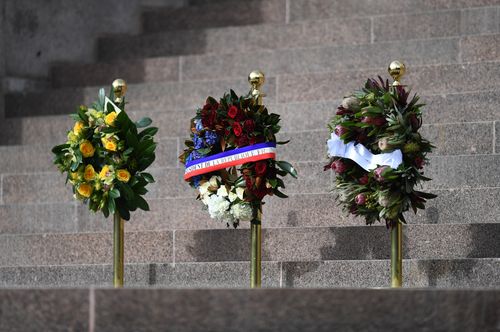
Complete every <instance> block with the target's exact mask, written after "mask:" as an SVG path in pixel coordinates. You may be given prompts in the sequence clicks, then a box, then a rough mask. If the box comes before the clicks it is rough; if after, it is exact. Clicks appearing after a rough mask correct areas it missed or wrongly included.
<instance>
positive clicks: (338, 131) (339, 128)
mask: <svg viewBox="0 0 500 332" xmlns="http://www.w3.org/2000/svg"><path fill="white" fill-rule="evenodd" d="M345 133H347V128H346V127H343V126H341V125H336V126H335V135H337V136H338V137H340V136H342V135H344V134H345Z"/></svg>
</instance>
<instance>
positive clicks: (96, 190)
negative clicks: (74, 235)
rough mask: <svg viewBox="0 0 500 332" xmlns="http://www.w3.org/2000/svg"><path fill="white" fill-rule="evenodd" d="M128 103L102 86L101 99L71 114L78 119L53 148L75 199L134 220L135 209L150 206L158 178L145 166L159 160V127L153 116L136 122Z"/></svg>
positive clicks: (59, 167)
mask: <svg viewBox="0 0 500 332" xmlns="http://www.w3.org/2000/svg"><path fill="white" fill-rule="evenodd" d="M124 106H125V102H124V101H122V102H121V103H119V104H118V105H116V104H114V103H113V102H112V101H111V100H109V99H108V98H107V97H105V93H104V89H101V90H100V91H99V95H98V100H97V102H95V103H93V104H92V105H91V106H90V107H87V106H80V107H79V108H78V111H77V112H76V113H74V114H72V115H71V117H72V118H73V119H74V120H75V124H74V126H73V128H72V129H71V130H69V131H68V134H67V138H68V140H67V142H66V143H64V144H62V145H58V146H55V147H54V148H53V149H52V152H53V153H54V154H55V159H54V163H55V164H56V165H57V167H58V169H59V170H60V171H61V172H62V173H65V174H66V179H67V181H68V182H69V183H70V184H71V186H72V188H73V193H74V196H75V198H76V199H78V200H80V201H83V202H84V203H88V206H89V209H90V210H91V211H94V212H97V211H101V212H102V213H103V214H104V216H105V217H108V215H109V214H114V213H115V211H116V212H118V213H119V214H120V216H121V218H123V219H125V220H129V219H130V211H135V210H136V209H137V208H140V209H142V210H149V206H148V203H147V202H146V200H145V199H144V197H143V196H144V195H145V194H146V192H147V189H146V187H147V185H148V184H149V183H151V182H154V179H153V176H152V175H151V174H149V173H146V172H145V170H146V168H147V167H149V166H150V165H151V164H152V163H153V161H154V160H155V149H156V143H155V142H154V140H153V136H154V135H155V134H156V132H157V131H158V128H155V127H150V124H151V122H152V121H151V119H149V118H143V119H141V120H139V121H137V122H133V121H132V120H130V118H129V117H128V115H127V113H125V111H124ZM139 128H145V129H143V130H142V131H140V132H139Z"/></svg>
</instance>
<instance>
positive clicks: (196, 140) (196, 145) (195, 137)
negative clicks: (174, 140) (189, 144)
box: [193, 134, 205, 150]
mask: <svg viewBox="0 0 500 332" xmlns="http://www.w3.org/2000/svg"><path fill="white" fill-rule="evenodd" d="M193 143H194V148H195V149H196V150H199V149H201V148H203V147H205V143H204V142H203V140H202V139H201V137H200V136H198V135H196V134H194V135H193Z"/></svg>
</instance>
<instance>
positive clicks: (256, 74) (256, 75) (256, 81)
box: [248, 70, 266, 88]
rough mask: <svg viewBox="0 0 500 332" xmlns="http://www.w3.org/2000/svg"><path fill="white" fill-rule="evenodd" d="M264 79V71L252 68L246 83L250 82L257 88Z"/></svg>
mask: <svg viewBox="0 0 500 332" xmlns="http://www.w3.org/2000/svg"><path fill="white" fill-rule="evenodd" d="M265 81H266V78H265V76H264V73H263V72H261V71H260V70H254V71H253V72H251V73H250V74H249V75H248V83H250V84H251V85H252V86H253V87H256V88H259V87H260V86H262V84H264V82H265Z"/></svg>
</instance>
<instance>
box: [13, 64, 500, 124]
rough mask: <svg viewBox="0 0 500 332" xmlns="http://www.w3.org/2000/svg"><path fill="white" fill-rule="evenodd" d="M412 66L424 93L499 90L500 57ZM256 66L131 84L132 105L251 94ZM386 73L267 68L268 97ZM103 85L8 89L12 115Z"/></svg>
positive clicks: (330, 95)
mask: <svg viewBox="0 0 500 332" xmlns="http://www.w3.org/2000/svg"><path fill="white" fill-rule="evenodd" d="M391 59H392V57H391ZM409 66H410V64H409ZM384 67H385V66H384ZM410 68H411V69H410V70H409V73H408V75H407V76H405V82H408V83H411V86H412V89H413V90H414V91H418V92H419V94H420V95H426V94H432V95H439V94H443V95H444V94H450V93H469V92H479V91H481V92H486V91H484V90H487V91H495V90H497V88H498V85H500V82H499V81H498V80H497V79H496V78H497V77H498V75H499V74H500V69H499V68H500V66H498V62H489V63H471V64H448V65H432V66H411V67H410ZM251 69H255V67H253V66H252V67H249V69H248V70H243V68H239V69H237V70H239V71H241V73H240V74H241V76H239V78H238V79H236V78H234V79H223V80H213V81H203V80H199V81H185V82H184V81H183V82H157V83H154V82H152V83H142V84H130V85H129V90H128V91H129V93H128V94H127V96H128V100H129V101H130V104H129V106H128V107H129V109H132V110H135V111H144V110H164V109H190V108H191V109H194V108H197V107H200V105H201V104H202V103H203V101H204V100H205V98H206V96H208V95H215V96H219V95H222V94H223V92H224V91H227V90H229V89H230V88H232V89H234V90H235V91H236V92H237V93H240V94H241V93H246V92H247V91H248V83H247V82H246V80H245V78H246V77H247V74H248V72H249V71H250V70H251ZM262 69H263V70H264V71H265V69H266V68H265V67H264V68H262ZM243 72H244V74H243ZM385 72H386V69H383V68H379V69H366V70H351V71H332V72H326V71H322V72H320V73H306V74H300V75H298V74H284V75H278V76H273V73H269V72H268V71H267V73H268V78H267V82H266V85H265V86H264V90H265V92H266V93H267V94H268V97H267V98H266V101H267V103H268V104H272V103H276V102H277V103H295V102H318V101H325V100H336V99H339V98H342V96H344V95H345V94H347V93H350V92H351V91H353V90H355V89H359V87H360V86H361V85H362V84H363V82H364V81H365V80H366V78H367V77H376V76H377V75H380V74H382V75H384V76H385V74H384V73H385ZM211 76H212V75H209V76H207V77H211ZM484 82H488V86H487V87H486V88H485V89H478V87H482V86H484ZM97 89H98V88H97V87H86V88H61V89H53V90H48V91H46V92H40V93H32V94H8V95H6V114H7V116H8V117H19V116H27V115H43V114H67V113H71V112H73V111H74V110H75V108H76V106H75V105H80V104H89V103H91V102H93V101H94V100H95V98H96V91H97Z"/></svg>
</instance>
